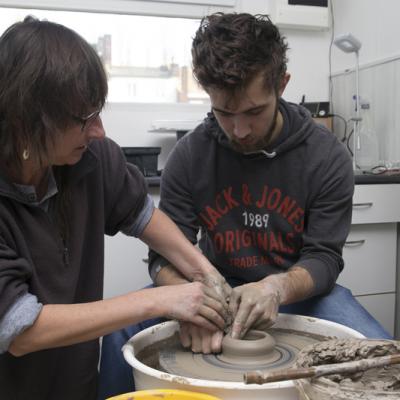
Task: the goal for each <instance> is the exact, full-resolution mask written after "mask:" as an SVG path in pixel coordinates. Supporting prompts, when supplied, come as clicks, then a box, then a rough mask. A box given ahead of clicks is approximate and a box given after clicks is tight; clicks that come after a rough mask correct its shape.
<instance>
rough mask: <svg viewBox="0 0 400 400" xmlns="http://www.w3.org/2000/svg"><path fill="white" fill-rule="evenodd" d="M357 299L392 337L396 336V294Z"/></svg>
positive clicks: (359, 297)
mask: <svg viewBox="0 0 400 400" xmlns="http://www.w3.org/2000/svg"><path fill="white" fill-rule="evenodd" d="M356 298H357V300H358V301H359V302H360V303H361V304H362V305H363V306H364V307H365V308H366V309H367V310H368V312H369V313H370V314H371V315H372V316H373V317H374V318H375V319H376V320H378V321H379V322H380V324H381V325H382V326H383V327H384V328H385V329H386V330H387V331H388V332H389V333H390V334H391V335H394V317H395V300H396V295H395V293H387V294H375V295H371V296H358V297H356Z"/></svg>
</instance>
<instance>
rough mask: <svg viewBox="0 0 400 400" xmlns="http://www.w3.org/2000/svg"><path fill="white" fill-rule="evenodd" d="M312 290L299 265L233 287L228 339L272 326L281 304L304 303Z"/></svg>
mask: <svg viewBox="0 0 400 400" xmlns="http://www.w3.org/2000/svg"><path fill="white" fill-rule="evenodd" d="M313 288H314V282H313V279H312V277H311V275H310V273H309V272H308V271H307V270H305V269H304V268H302V267H301V266H293V267H292V268H291V269H289V271H288V272H286V273H282V274H274V275H269V276H267V277H266V278H264V279H262V280H261V281H259V282H254V283H248V284H246V285H242V286H238V287H236V288H235V289H233V290H232V294H231V297H230V302H229V310H230V314H231V315H233V316H234V321H233V324H232V328H231V336H232V337H233V338H235V339H237V338H242V337H243V336H244V335H245V334H246V332H247V331H248V330H249V329H250V328H252V327H254V328H257V329H266V328H269V327H270V326H272V325H273V324H274V323H275V321H276V318H277V315H278V310H279V306H280V305H281V304H290V303H295V302H297V301H301V300H304V299H306V298H307V297H309V296H310V295H311V293H312V291H313Z"/></svg>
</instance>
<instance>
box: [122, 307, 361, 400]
mask: <svg viewBox="0 0 400 400" xmlns="http://www.w3.org/2000/svg"><path fill="white" fill-rule="evenodd" d="M274 328H282V329H293V330H296V331H305V332H309V333H313V334H317V335H322V336H326V337H337V338H350V337H355V338H357V337H358V338H362V337H363V335H362V334H360V333H359V332H357V331H355V330H353V329H350V328H347V327H345V326H343V325H340V324H336V323H333V322H330V321H325V320H321V319H317V318H311V317H303V316H299V315H288V314H280V315H279V317H278V319H277V322H276V324H275V325H274ZM178 330H179V325H178V323H177V322H175V321H169V322H164V323H162V324H158V325H155V326H153V327H150V328H147V329H145V330H143V331H142V332H140V333H138V334H136V335H135V336H133V337H132V338H131V339H130V340H129V341H128V342H127V343H126V344H125V346H124V347H123V349H122V350H123V353H124V357H125V360H126V361H127V362H128V364H130V365H131V366H132V368H133V376H134V379H135V386H136V390H145V389H156V388H166V389H180V390H192V391H196V392H200V393H207V394H210V395H214V396H217V397H220V398H221V399H223V400H243V399H246V400H253V399H259V400H261V399H262V400H297V399H298V398H299V397H298V391H297V389H296V387H295V385H294V382H293V381H285V382H276V383H268V384H263V385H255V384H252V385H247V384H245V383H243V382H224V381H212V380H203V379H193V378H187V377H183V376H178V375H173V374H169V373H166V372H163V371H160V370H157V369H155V368H152V367H149V366H147V365H145V364H143V363H142V362H141V361H140V360H139V359H138V358H137V357H136V355H137V354H138V353H140V352H141V351H143V350H145V349H146V348H147V347H149V346H151V345H154V343H157V342H160V341H163V340H166V339H168V338H170V337H171V336H173V335H174V334H175V333H176V332H177V331H178Z"/></svg>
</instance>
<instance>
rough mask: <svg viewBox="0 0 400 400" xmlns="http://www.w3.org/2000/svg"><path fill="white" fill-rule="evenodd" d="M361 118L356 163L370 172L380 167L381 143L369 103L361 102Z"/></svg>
mask: <svg viewBox="0 0 400 400" xmlns="http://www.w3.org/2000/svg"><path fill="white" fill-rule="evenodd" d="M360 117H361V121H360V122H359V134H358V138H356V162H357V166H358V167H359V168H360V169H362V170H370V169H372V168H374V167H376V166H378V165H379V142H378V137H377V135H376V130H375V125H374V122H373V118H372V114H371V108H370V103H369V102H368V101H365V100H361V101H360Z"/></svg>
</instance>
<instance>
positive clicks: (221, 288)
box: [198, 267, 232, 308]
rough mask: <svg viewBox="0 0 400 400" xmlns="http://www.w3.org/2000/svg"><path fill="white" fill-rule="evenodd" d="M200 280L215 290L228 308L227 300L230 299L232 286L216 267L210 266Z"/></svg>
mask: <svg viewBox="0 0 400 400" xmlns="http://www.w3.org/2000/svg"><path fill="white" fill-rule="evenodd" d="M198 280H200V281H201V282H203V283H204V284H205V285H206V286H208V287H209V288H211V289H213V290H215V292H216V293H217V295H218V296H219V297H220V298H221V302H222V304H223V305H224V307H226V308H228V303H227V302H228V301H229V298H230V295H231V292H232V288H231V286H230V285H229V284H228V283H227V282H226V280H225V278H224V277H223V276H222V275H221V274H220V273H219V272H218V270H217V269H216V268H215V267H210V268H209V269H208V270H207V273H206V274H204V275H203V276H202V277H200V278H199V279H198Z"/></svg>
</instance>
